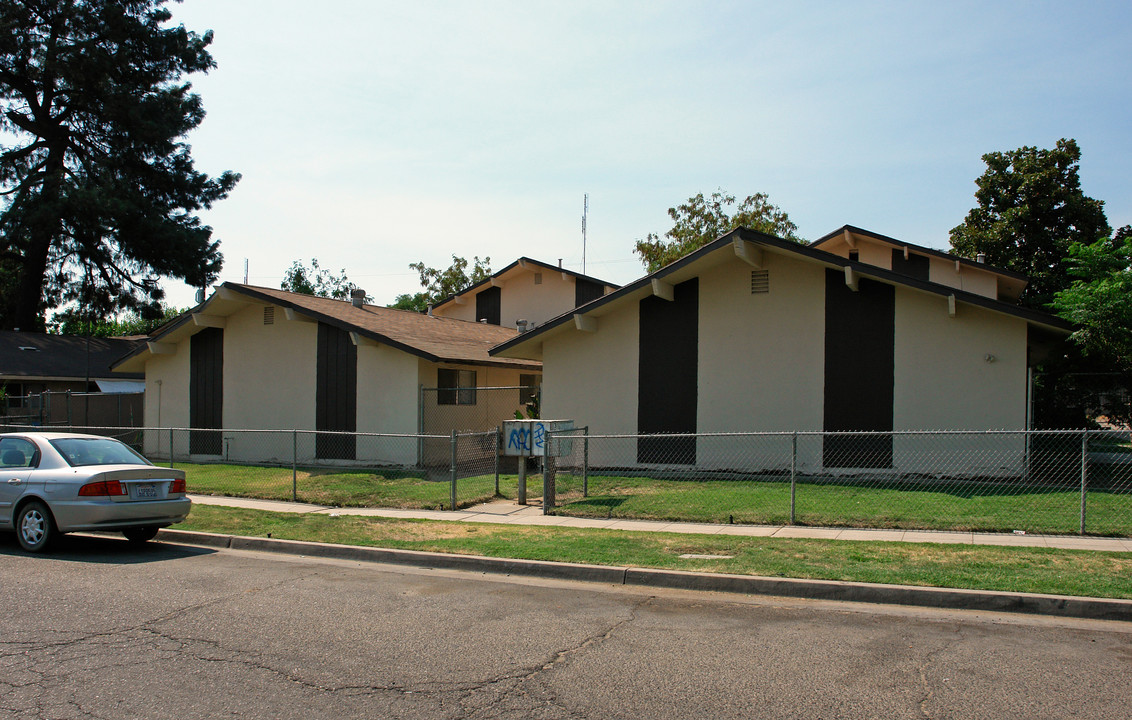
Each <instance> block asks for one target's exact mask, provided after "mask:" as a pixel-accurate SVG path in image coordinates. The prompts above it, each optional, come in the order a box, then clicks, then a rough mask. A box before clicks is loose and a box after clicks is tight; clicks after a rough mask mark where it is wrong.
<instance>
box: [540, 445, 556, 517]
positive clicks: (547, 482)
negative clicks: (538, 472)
mask: <svg viewBox="0 0 1132 720" xmlns="http://www.w3.org/2000/svg"><path fill="white" fill-rule="evenodd" d="M550 444H551V432H550V431H549V430H547V431H546V435H544V436H543V445H542V514H543V515H549V514H550V511H551V509H552V508H553V507H554V456H553V455H552V454H551V452H550Z"/></svg>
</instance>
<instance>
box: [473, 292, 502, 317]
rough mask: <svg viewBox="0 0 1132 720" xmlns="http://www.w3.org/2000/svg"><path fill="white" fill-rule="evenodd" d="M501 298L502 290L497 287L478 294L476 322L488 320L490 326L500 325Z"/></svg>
mask: <svg viewBox="0 0 1132 720" xmlns="http://www.w3.org/2000/svg"><path fill="white" fill-rule="evenodd" d="M501 297H502V290H501V289H500V288H497V287H490V288H488V289H486V290H480V291H479V292H478V293H476V322H479V321H480V320H486V321H487V324H488V325H498V324H499V314H500V310H499V307H500V298H501Z"/></svg>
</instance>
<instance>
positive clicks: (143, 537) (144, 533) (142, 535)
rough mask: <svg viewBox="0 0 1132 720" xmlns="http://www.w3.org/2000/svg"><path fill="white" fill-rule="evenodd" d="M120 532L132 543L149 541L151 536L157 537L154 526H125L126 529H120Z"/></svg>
mask: <svg viewBox="0 0 1132 720" xmlns="http://www.w3.org/2000/svg"><path fill="white" fill-rule="evenodd" d="M122 534H123V535H125V536H126V539H127V540H129V541H130V542H131V543H132V544H134V545H141V544H142V543H144V542H149V541H150V540H152V539H153V538H155V537H157V528H155V527H137V528H127V529H125V530H123V531H122Z"/></svg>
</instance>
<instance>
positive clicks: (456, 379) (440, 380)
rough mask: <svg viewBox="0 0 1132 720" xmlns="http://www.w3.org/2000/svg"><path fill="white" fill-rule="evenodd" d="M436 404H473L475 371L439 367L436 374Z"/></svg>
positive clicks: (474, 399) (474, 400) (474, 397)
mask: <svg viewBox="0 0 1132 720" xmlns="http://www.w3.org/2000/svg"><path fill="white" fill-rule="evenodd" d="M436 386H437V393H436V404H437V405H475V404H476V371H475V370H449V369H446V368H441V369H440V370H438V371H437V376H436Z"/></svg>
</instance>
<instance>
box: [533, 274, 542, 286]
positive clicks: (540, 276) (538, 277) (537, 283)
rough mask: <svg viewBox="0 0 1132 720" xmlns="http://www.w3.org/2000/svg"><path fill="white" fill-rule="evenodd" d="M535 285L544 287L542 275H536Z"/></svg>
mask: <svg viewBox="0 0 1132 720" xmlns="http://www.w3.org/2000/svg"><path fill="white" fill-rule="evenodd" d="M535 285H542V273H535Z"/></svg>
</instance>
